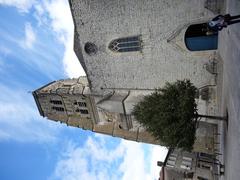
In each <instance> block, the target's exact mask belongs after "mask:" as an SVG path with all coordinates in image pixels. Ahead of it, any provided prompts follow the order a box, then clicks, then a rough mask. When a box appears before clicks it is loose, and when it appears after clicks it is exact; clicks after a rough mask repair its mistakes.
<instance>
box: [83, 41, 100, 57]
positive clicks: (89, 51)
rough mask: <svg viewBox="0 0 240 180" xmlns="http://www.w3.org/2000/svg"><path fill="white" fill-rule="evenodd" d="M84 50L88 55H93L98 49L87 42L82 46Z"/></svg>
mask: <svg viewBox="0 0 240 180" xmlns="http://www.w3.org/2000/svg"><path fill="white" fill-rule="evenodd" d="M84 50H85V52H86V53H87V54H88V55H94V54H96V53H97V51H98V48H97V46H96V44H94V43H91V42H87V43H86V44H85V46H84Z"/></svg>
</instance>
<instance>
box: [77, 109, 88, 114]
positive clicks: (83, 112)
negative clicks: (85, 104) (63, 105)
mask: <svg viewBox="0 0 240 180" xmlns="http://www.w3.org/2000/svg"><path fill="white" fill-rule="evenodd" d="M76 112H80V113H81V114H88V110H86V109H76Z"/></svg>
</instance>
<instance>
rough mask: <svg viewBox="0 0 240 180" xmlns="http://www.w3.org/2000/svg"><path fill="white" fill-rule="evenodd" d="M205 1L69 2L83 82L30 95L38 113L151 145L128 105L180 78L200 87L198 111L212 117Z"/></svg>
mask: <svg viewBox="0 0 240 180" xmlns="http://www.w3.org/2000/svg"><path fill="white" fill-rule="evenodd" d="M207 2H209V1H205V0H201V1H199V0H192V1H189V0H183V1H178V0H171V1H154V0H151V1H144V0H129V1H119V0H112V1H108V0H101V1H99V0H92V1H88V0H69V4H70V9H71V12H72V16H73V21H74V25H75V30H74V51H75V53H76V55H77V57H78V59H79V61H80V63H81V65H82V67H83V68H84V70H85V72H86V75H87V76H86V78H84V77H80V78H78V79H68V80H60V81H56V82H53V83H51V84H48V85H47V86H44V87H42V88H40V89H38V90H36V91H34V92H33V96H34V98H35V101H36V103H37V105H38V108H39V111H40V114H41V115H42V116H46V117H48V118H49V119H52V120H56V121H61V122H64V123H67V124H68V125H71V126H77V127H81V128H83V129H88V130H92V131H94V132H99V133H105V134H109V135H112V136H117V137H121V138H125V139H129V140H134V141H140V142H146V143H153V144H158V143H159V142H156V140H154V138H153V137H152V136H150V135H149V134H148V133H147V132H146V131H145V130H144V128H143V127H141V126H140V125H139V124H138V123H137V122H136V121H135V120H134V117H133V116H132V115H131V112H132V109H133V106H134V104H136V103H137V102H139V100H140V99H141V98H142V97H143V96H144V95H147V94H150V93H151V92H153V91H154V89H155V88H157V87H161V86H163V85H164V84H165V83H166V82H173V81H176V80H182V79H190V80H191V82H193V83H194V85H195V86H197V87H198V88H200V89H202V91H201V92H200V98H199V99H198V109H199V112H200V113H203V114H214V113H215V112H216V108H217V107H216V104H217V101H216V97H215V96H216V73H215V69H216V67H217V64H218V59H217V58H218V57H217V54H216V44H217V34H215V35H214V36H206V35H205V34H204V33H203V32H202V31H200V30H199V28H200V29H201V28H203V27H204V24H205V22H206V21H207V20H208V19H209V18H210V17H212V16H213V15H214V12H215V11H216V8H214V7H212V5H211V6H210V5H209V4H208V3H207ZM216 2H218V1H216ZM216 7H217V6H216ZM196 29H197V30H198V31H196ZM209 38H210V39H209ZM199 41H201V42H204V43H196V42H199ZM194 42H195V44H194ZM196 44H201V45H203V46H198V47H196V46H195V45H196ZM205 45H207V46H205ZM196 50H197V51H196ZM206 92H207V95H206ZM204 94H205V95H204ZM206 97H208V98H206ZM199 127H200V126H199ZM201 127H202V126H201ZM205 129H206V128H205ZM205 132H207V131H205ZM212 132H213V131H212ZM200 134H201V136H205V134H207V133H205V134H202V133H200ZM207 135H208V134H207ZM202 139H204V138H202ZM205 139H207V138H205ZM199 142H200V143H202V142H203V141H202V140H200V141H199ZM205 146H206V143H205V141H204V142H203V143H202V144H198V146H196V148H197V149H198V150H199V151H200V152H205V151H206V150H207V148H208V146H209V145H207V148H206V147H205ZM213 149H214V148H212V147H211V148H210V150H207V151H213Z"/></svg>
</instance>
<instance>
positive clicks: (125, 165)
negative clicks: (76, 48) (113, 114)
mask: <svg viewBox="0 0 240 180" xmlns="http://www.w3.org/2000/svg"><path fill="white" fill-rule="evenodd" d="M72 46H73V24H72V19H71V14H70V10H69V7H68V2H67V0H53V1H51V0H43V1H34V0H0V92H1V93H0V179H1V180H15V179H18V180H19V179H24V180H28V179H29V180H30V179H31V180H32V179H34V180H38V179H39V180H44V179H49V180H57V179H64V180H65V179H66V180H73V179H83V180H85V179H88V180H89V179H90V180H95V179H96V180H108V179H109V180H114V179H116V180H119V179H123V180H128V179H131V180H134V179H138V180H141V179H142V180H147V179H157V178H158V173H159V169H158V168H157V166H156V162H157V161H158V160H161V159H163V158H164V155H165V153H166V149H165V148H161V147H160V146H152V145H144V144H141V143H136V142H129V141H125V140H121V139H119V138H112V137H108V136H104V135H98V134H94V133H92V132H90V131H85V130H81V129H78V128H72V127H67V126H66V125H64V124H60V123H56V122H52V121H49V120H47V119H44V118H42V117H40V115H39V113H38V111H37V107H36V105H35V102H34V100H33V98H32V95H31V93H30V92H31V91H33V90H35V89H37V88H39V87H40V86H42V85H44V84H46V83H49V82H50V81H53V80H57V79H63V78H68V77H78V76H79V75H84V72H83V70H82V68H81V66H80V64H79V62H78V60H77V58H76V56H75V54H74V52H73V50H72V49H73V48H72Z"/></svg>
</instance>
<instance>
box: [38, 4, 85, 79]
mask: <svg viewBox="0 0 240 180" xmlns="http://www.w3.org/2000/svg"><path fill="white" fill-rule="evenodd" d="M43 9H44V11H46V12H47V14H48V15H49V17H48V18H49V19H50V22H51V28H52V30H53V31H54V32H55V35H56V37H57V39H58V40H59V41H60V42H61V43H62V44H63V45H64V47H65V52H64V57H63V65H64V70H65V73H66V75H67V76H69V77H71V78H72V77H79V76H83V75H85V72H84V70H83V68H82V67H81V65H80V63H79V61H78V59H77V57H76V55H75V53H74V51H73V30H74V26H73V20H72V15H71V11H70V7H69V4H68V1H67V0H54V1H44V3H43V4H42V5H38V6H37V7H36V10H37V12H38V16H39V17H40V18H38V19H43V21H46V17H45V16H44V13H43Z"/></svg>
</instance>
